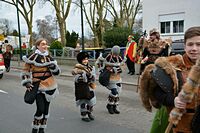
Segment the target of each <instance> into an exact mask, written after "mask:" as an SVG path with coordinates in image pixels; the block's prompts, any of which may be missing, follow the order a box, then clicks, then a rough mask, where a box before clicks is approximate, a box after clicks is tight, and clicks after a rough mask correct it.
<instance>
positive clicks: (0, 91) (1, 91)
mask: <svg viewBox="0 0 200 133" xmlns="http://www.w3.org/2000/svg"><path fill="white" fill-rule="evenodd" d="M0 93H4V94H8V92H6V91H3V90H0Z"/></svg>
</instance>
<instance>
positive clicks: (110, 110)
mask: <svg viewBox="0 0 200 133" xmlns="http://www.w3.org/2000/svg"><path fill="white" fill-rule="evenodd" d="M106 108H107V109H108V112H109V113H110V114H114V110H113V105H110V104H107V105H106Z"/></svg>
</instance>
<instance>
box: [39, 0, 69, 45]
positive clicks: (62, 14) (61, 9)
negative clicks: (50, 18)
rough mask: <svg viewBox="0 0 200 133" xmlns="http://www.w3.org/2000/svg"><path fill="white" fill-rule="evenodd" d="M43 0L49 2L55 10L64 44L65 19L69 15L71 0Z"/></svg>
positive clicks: (64, 43) (63, 43)
mask: <svg viewBox="0 0 200 133" xmlns="http://www.w3.org/2000/svg"><path fill="white" fill-rule="evenodd" d="M43 1H44V2H50V3H51V4H52V6H53V7H54V9H55V11H56V18H57V21H58V26H59V30H60V36H61V43H62V45H63V46H65V45H66V39H65V34H66V23H65V21H66V19H67V17H68V15H69V11H70V7H71V3H72V0H43Z"/></svg>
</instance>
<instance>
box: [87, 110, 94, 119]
mask: <svg viewBox="0 0 200 133" xmlns="http://www.w3.org/2000/svg"><path fill="white" fill-rule="evenodd" d="M88 117H89V119H90V120H92V121H93V120H94V115H92V113H91V112H89V113H88Z"/></svg>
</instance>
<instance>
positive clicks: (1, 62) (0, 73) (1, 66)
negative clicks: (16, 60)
mask: <svg viewBox="0 0 200 133" xmlns="http://www.w3.org/2000/svg"><path fill="white" fill-rule="evenodd" d="M4 72H5V65H4V60H3V55H2V54H0V79H1V78H2V77H3V73H4Z"/></svg>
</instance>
